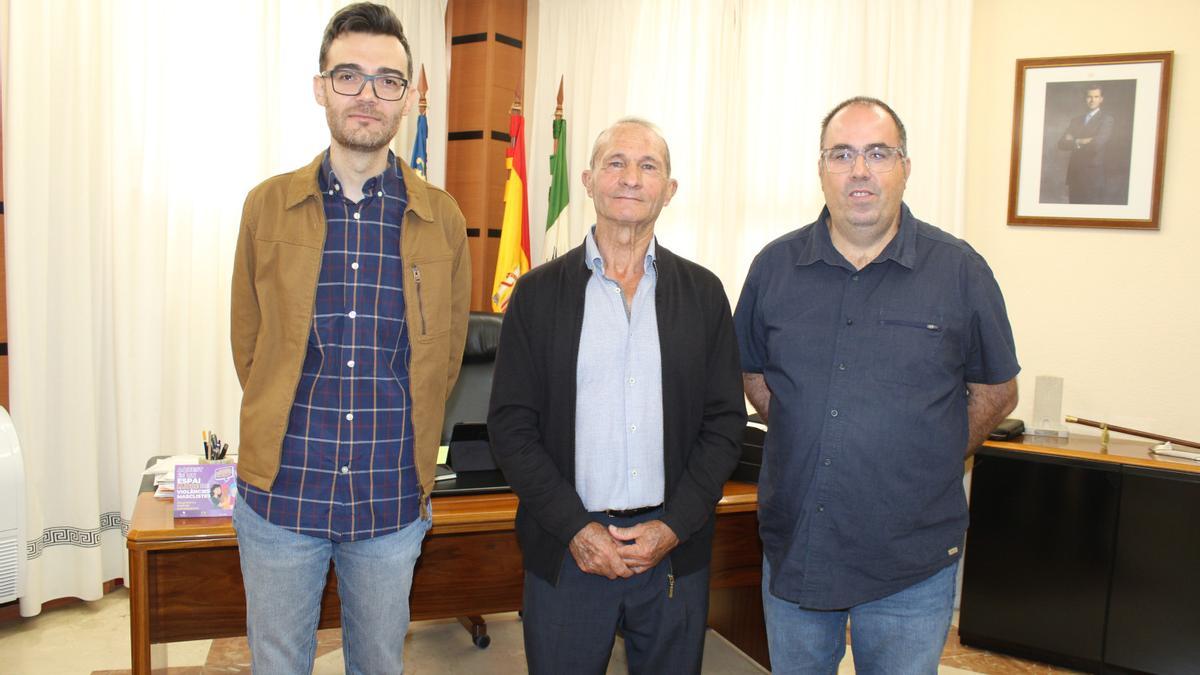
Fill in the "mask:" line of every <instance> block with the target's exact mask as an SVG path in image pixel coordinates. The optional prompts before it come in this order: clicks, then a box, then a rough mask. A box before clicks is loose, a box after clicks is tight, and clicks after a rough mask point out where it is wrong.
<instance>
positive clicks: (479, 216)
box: [446, 0, 526, 310]
mask: <svg viewBox="0 0 1200 675" xmlns="http://www.w3.org/2000/svg"><path fill="white" fill-rule="evenodd" d="M525 9H526V7H525V0H451V1H450V4H449V6H448V8H447V25H448V26H449V33H450V44H451V47H450V49H451V55H450V62H451V70H450V92H449V94H450V100H449V104H448V105H449V126H450V129H449V139H450V140H449V144H448V147H447V152H446V189H447V190H448V191H449V192H450V194H452V195H454V196H455V197H456V198H457V199H458V201H459V204H460V206H462V209H463V214H464V215H465V216H466V218H467V234H468V241H469V243H470V247H471V258H472V275H473V279H474V281H473V285H474V287H475V288H474V289H473V291H472V293H471V309H474V310H490V309H491V292H492V278H493V277H494V276H495V268H496V253H497V249H498V247H499V243H500V239H499V230H500V227H501V224H502V222H503V220H504V182H505V180H506V179H507V177H508V176H507V171H506V169H505V166H504V155H505V150H507V148H508V123H509V109H510V108H511V106H512V103H513V97H514V95H515V94H517V93H518V92H519V91H520V90H521V88H522V78H523V76H524V70H525V54H524V50H523V46H524V41H525Z"/></svg>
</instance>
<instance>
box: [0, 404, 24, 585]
mask: <svg viewBox="0 0 1200 675" xmlns="http://www.w3.org/2000/svg"><path fill="white" fill-rule="evenodd" d="M24 590H25V464H24V462H23V460H22V458H21V441H20V440H19V439H18V438H17V430H16V427H14V426H13V422H12V418H11V417H9V416H8V411H7V410H5V409H4V408H3V406H0V603H3V602H11V601H13V600H16V599H17V598H19V597H21V594H22V593H23V592H24Z"/></svg>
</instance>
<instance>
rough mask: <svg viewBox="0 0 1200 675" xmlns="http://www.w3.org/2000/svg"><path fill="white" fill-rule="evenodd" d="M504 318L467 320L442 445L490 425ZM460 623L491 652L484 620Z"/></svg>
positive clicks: (467, 618) (477, 314)
mask: <svg viewBox="0 0 1200 675" xmlns="http://www.w3.org/2000/svg"><path fill="white" fill-rule="evenodd" d="M502 319H503V315H502V314H492V313H490V312H471V316H470V318H468V319H467V345H466V348H465V349H464V350H463V363H462V370H461V371H460V372H459V375H458V382H457V383H456V384H455V385H454V391H452V392H450V398H449V399H447V400H446V418H445V420H444V421H443V422H442V445H446V444H448V443H449V442H450V432H451V431H453V429H454V425H455V424H458V423H460V422H486V421H487V414H488V401H489V399H490V398H491V394H492V367H493V366H494V365H495V362H496V347H497V346H498V345H499V344H500V323H501V320H502ZM458 622H459V623H460V624H462V627H463V628H466V629H467V632H469V633H470V634H471V641H472V642H474V643H475V646H476V647H479V648H480V649H487V647H488V645H490V644H491V643H492V638H490V637H488V634H487V622H486V621H484V619H483V617H482V616H479V615H475V616H460V617H458Z"/></svg>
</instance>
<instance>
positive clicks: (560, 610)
mask: <svg viewBox="0 0 1200 675" xmlns="http://www.w3.org/2000/svg"><path fill="white" fill-rule="evenodd" d="M648 515H649V517H650V518H654V517H657V515H656V514H648ZM646 519H647V518H645V517H639V518H635V519H629V522H622V521H624V520H626V519H608V518H607V517H606V516H603V515H600V516H599V517H598V518H597V521H598V522H601V523H602V524H608V523H612V524H614V525H617V526H618V527H628V526H629V525H630V524H632V522H633V521H639V520H646ZM669 574H671V560H670V557H669V556H668V557H667V558H665V559H664V560H663V561H662V562H660V563H659V564H658V565H657V566H656V567H655V568H654V569H652V570H648V571H646V572H643V573H642V574H637V575H634V576H633V577H630V578H628V579H614V580H609V579H606V578H605V577H602V576H597V575H595V574H585V573H584V572H583V571H581V570H580V569H579V566H578V565H576V564H575V558H573V557H572V556H571V553H570V552H569V551H568V552H567V554H566V556H565V558H564V560H563V566H562V571H561V573H560V574H559V578H558V585H557V586H553V585H551V584H550V583H549V582H547V581H546V580H544V579H541V578H540V577H537V576H534V575H532V574H530V573H528V572H526V573H525V609H524V624H525V658H526V659H528V661H529V672H530V673H531V675H563V674H569V675H592V674H595V675H602V674H603V673H604V672H605V670H606V668H607V667H608V662H609V659H610V657H611V655H612V647H613V640H614V638H615V636H616V632H617V629H618V627H619V628H620V629H621V631H622V634H623V635H624V637H625V654H626V657H627V658H628V661H629V672H630V673H631V674H632V675H642V674H645V675H658V674H661V673H672V674H675V673H679V674H686V673H699V672H700V664H701V661H702V659H703V657H704V630H705V624H706V622H707V619H708V567H707V566H706V567H705V568H704V569H702V570H700V571H698V572H693V573H691V574H689V575H687V576H685V577H675V582H674V587H673V588H671V587H670V586H671V584H670V582H669V580H668V575H669Z"/></svg>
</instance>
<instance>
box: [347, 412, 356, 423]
mask: <svg viewBox="0 0 1200 675" xmlns="http://www.w3.org/2000/svg"><path fill="white" fill-rule="evenodd" d="M346 421H347V422H352V421H354V413H346Z"/></svg>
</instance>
